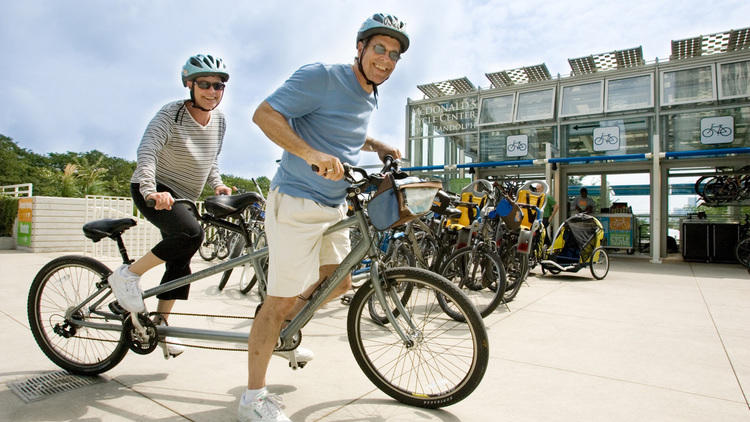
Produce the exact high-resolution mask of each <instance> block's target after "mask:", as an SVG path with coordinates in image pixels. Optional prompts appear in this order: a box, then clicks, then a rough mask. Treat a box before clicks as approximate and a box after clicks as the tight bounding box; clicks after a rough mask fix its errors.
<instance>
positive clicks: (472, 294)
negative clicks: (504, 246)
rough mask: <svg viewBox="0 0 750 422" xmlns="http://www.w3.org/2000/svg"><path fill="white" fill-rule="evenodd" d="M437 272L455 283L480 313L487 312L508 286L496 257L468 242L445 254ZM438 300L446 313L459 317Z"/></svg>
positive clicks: (495, 305) (448, 305)
mask: <svg viewBox="0 0 750 422" xmlns="http://www.w3.org/2000/svg"><path fill="white" fill-rule="evenodd" d="M440 275H442V276H443V277H445V278H447V279H448V280H449V281H450V282H451V283H453V284H455V285H456V286H457V287H458V288H459V289H460V290H461V291H462V292H463V293H464V294H465V295H466V296H467V297H468V298H469V300H470V302H471V303H472V304H473V305H474V306H475V307H476V308H477V310H478V311H479V314H480V315H482V317H486V316H487V315H489V314H491V313H492V312H493V311H494V310H495V309H496V308H497V307H498V306H499V305H500V303H501V302H502V301H503V294H504V292H505V290H506V289H507V288H508V281H507V277H506V274H505V268H504V267H503V263H502V261H501V260H500V257H499V256H497V254H495V253H493V252H490V251H489V250H485V249H483V248H477V249H476V250H474V248H473V247H472V246H466V247H464V248H461V249H459V250H457V251H456V252H454V253H453V254H452V255H451V256H450V257H449V258H448V260H447V261H446V263H445V265H444V266H443V268H442V269H441V270H440ZM477 276H479V278H477ZM493 284H495V286H494V287H493V286H492V285H493ZM440 303H441V305H443V308H444V310H445V312H446V313H447V314H448V315H450V316H451V317H453V318H456V319H457V320H459V321H460V318H461V315H460V314H457V313H455V312H453V310H452V307H451V306H450V304H449V303H443V301H441V302H440Z"/></svg>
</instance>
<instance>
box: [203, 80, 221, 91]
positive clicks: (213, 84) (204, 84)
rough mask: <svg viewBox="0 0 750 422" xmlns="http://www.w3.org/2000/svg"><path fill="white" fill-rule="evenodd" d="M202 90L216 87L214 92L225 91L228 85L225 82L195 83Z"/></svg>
mask: <svg viewBox="0 0 750 422" xmlns="http://www.w3.org/2000/svg"><path fill="white" fill-rule="evenodd" d="M195 84H196V85H198V88H200V89H208V88H211V87H214V91H223V90H224V87H226V85H225V84H224V83H223V82H213V83H212V82H208V81H195Z"/></svg>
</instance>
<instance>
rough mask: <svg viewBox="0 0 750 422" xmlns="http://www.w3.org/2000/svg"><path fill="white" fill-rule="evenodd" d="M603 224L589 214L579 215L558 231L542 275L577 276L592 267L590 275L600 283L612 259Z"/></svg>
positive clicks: (544, 263) (549, 249)
mask: <svg viewBox="0 0 750 422" xmlns="http://www.w3.org/2000/svg"><path fill="white" fill-rule="evenodd" d="M603 238H604V229H603V227H602V223H600V222H599V220H597V219H596V218H595V217H592V216H590V215H588V214H576V215H574V216H572V217H570V218H568V219H567V220H565V221H564V222H563V223H562V224H561V225H560V228H558V229H557V233H556V234H555V238H554V239H553V241H552V245H551V246H550V247H549V248H548V249H547V251H546V253H545V257H544V259H543V260H542V261H541V263H540V264H541V266H542V273H545V272H547V271H549V272H550V273H552V274H558V273H560V272H561V271H568V272H578V270H580V269H581V268H584V267H589V268H590V269H591V275H592V276H594V278H595V279H597V280H601V279H603V278H604V277H606V276H607V273H608V272H609V256H608V255H607V251H605V250H604V248H603V247H602V239H603Z"/></svg>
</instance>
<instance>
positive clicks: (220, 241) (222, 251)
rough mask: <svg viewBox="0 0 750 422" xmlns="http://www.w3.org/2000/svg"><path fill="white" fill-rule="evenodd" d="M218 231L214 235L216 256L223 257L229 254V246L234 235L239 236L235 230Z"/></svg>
mask: <svg viewBox="0 0 750 422" xmlns="http://www.w3.org/2000/svg"><path fill="white" fill-rule="evenodd" d="M219 230H220V231H219V233H218V235H217V236H216V258H218V259H225V258H226V257H228V256H229V252H230V251H229V247H230V246H231V244H232V240H233V239H234V237H235V236H237V237H239V234H237V233H235V232H227V230H225V229H219Z"/></svg>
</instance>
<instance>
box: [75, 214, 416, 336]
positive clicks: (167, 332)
mask: <svg viewBox="0 0 750 422" xmlns="http://www.w3.org/2000/svg"><path fill="white" fill-rule="evenodd" d="M219 222H220V223H221V224H220V225H222V226H227V227H229V226H236V225H235V224H233V223H227V222H225V221H223V220H219ZM354 226H357V227H359V229H360V231H361V233H362V234H363V237H362V240H360V241H359V242H358V243H357V244H356V245H354V246H353V247H352V250H351V251H350V252H349V254H348V255H347V256H346V257H345V258H344V260H343V261H342V262H341V264H340V265H339V266H338V268H337V269H336V270H335V271H334V272H333V273H332V274H331V275H330V277H328V278H326V279H325V280H323V281H322V282H321V284H320V285H319V286H318V288H317V289H315V291H314V292H313V293H312V295H311V296H310V299H309V300H308V301H307V303H306V304H305V306H304V307H303V308H302V309H301V310H300V312H299V313H298V314H297V315H295V317H294V318H293V319H292V320H291V322H290V323H289V325H287V326H286V327H285V328H284V329H282V331H281V334H280V336H279V340H280V345H279V347H278V348H279V349H280V350H288V349H291V348H293V347H294V336H295V335H296V334H297V332H299V330H300V329H301V328H302V327H304V326H305V325H306V324H307V323H308V322H309V321H310V319H312V317H313V315H314V313H315V310H316V309H317V308H318V307H320V306H321V305H322V304H323V303H324V302H325V300H326V299H327V298H328V296H329V295H330V294H331V293H332V292H333V291H334V290H335V289H336V287H337V286H338V285H339V284H340V283H341V281H343V280H344V278H345V277H346V276H347V275H348V274H349V273H350V272H351V270H352V269H353V268H354V267H356V266H357V264H358V263H359V262H360V261H361V260H362V259H363V258H364V257H365V256H367V255H368V254H369V255H370V257H371V259H372V265H371V268H370V277H369V278H370V280H371V281H373V283H372V284H373V287H374V290H375V296H376V297H377V298H378V300H379V301H380V303H381V304H382V305H383V306H382V308H383V309H384V311H385V314H386V315H387V317H388V320H389V321H390V322H391V323H392V324H393V327H394V328H395V330H396V331H397V333H398V334H399V336H400V337H401V339H402V340H403V341H404V342H405V343H407V344H408V343H409V342H410V341H411V340H410V339H409V337H408V336H407V335H406V334H405V333H404V332H403V331H402V330H401V328H400V325H399V324H396V323H395V322H396V317H395V316H394V313H393V312H392V310H391V306H389V305H386V304H387V300H386V298H385V294H386V292H385V290H384V289H383V286H382V283H380V282H374V281H376V280H380V272H379V269H378V260H377V257H378V255H379V252H378V247H377V245H376V244H375V243H374V242H373V241H372V236H371V235H370V231H369V225H368V223H367V220H366V218H365V216H364V211H362V210H357V211H355V214H354V215H353V216H352V217H348V218H346V219H344V220H342V221H340V222H338V223H336V224H334V225H333V226H331V227H329V228H328V229H327V230H326V231H325V233H326V234H328V233H332V232H335V231H338V230H342V229H346V228H349V227H354ZM238 227H239V226H238ZM267 255H268V247H264V248H262V249H259V250H257V251H255V252H252V253H249V254H246V255H242V256H239V257H236V258H233V259H230V260H228V261H226V262H223V263H221V264H217V265H214V266H212V267H210V268H206V269H203V270H200V271H198V272H195V273H193V274H189V275H186V276H184V277H180V278H178V279H175V280H172V281H169V282H167V283H164V284H162V285H159V286H157V287H154V288H151V289H148V290H146V291H144V293H143V297H144V299H145V298H149V297H153V296H156V295H158V294H161V293H165V292H168V291H171V290H174V289H177V288H179V287H182V286H186V285H188V284H191V283H194V282H196V281H198V280H201V279H204V278H207V277H210V276H212V275H215V274H219V273H222V272H224V271H226V270H228V269H231V268H234V267H239V266H241V265H245V264H247V263H252V264H253V265H254V267H255V269H256V274H258V276H259V282H262V283H265V282H266V278H265V274H264V272H263V271H262V270H260V271H259V269H260V268H262V267H261V265H260V263H261V260H262V259H263V258H265V257H266V256H267ZM105 289H106V286H105V285H102V286H101V287H100V289H99V290H97V291H96V292H95V293H93V294H92V295H91V296H89V297H88V298H86V299H85V300H84V301H83V302H82V303H81V304H79V305H78V306H76V307H75V308H73V309H71V310H69V314H71V315H72V314H74V313H75V312H77V311H78V310H80V309H82V308H84V307H85V306H86V304H87V303H89V302H90V301H91V300H93V299H94V298H96V297H97V296H98V295H100V294H101V292H102V291H104V290H105ZM110 294H111V292H108V293H107V294H106V295H105V296H104V297H102V298H100V299H99V300H97V301H96V302H95V303H94V305H93V306H92V307H96V306H98V305H99V304H101V303H102V302H103V301H104V300H105V299H106V298H107V297H108V296H110ZM391 295H392V297H391V299H392V301H393V303H394V304H395V305H396V309H397V310H398V313H399V316H403V317H404V318H405V319H406V322H407V325H409V326H410V327H411V328H412V329H416V327H415V326H414V324H413V322H412V321H411V319H410V318H409V314H408V312H407V310H406V309H405V308H404V306H403V304H402V303H401V301H400V300H399V299H398V296H397V295H396V293H395V292H391ZM78 323H79V324H80V325H81V326H86V327H91V328H97V329H103V330H111V331H120V330H122V326H121V325H118V324H107V323H93V322H88V321H78ZM159 334H160V335H163V336H170V337H175V338H189V339H197V340H209V341H216V342H229V343H247V341H248V336H249V333H248V334H243V333H236V332H232V331H219V330H205V329H198V328H185V327H176V326H164V327H159Z"/></svg>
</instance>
